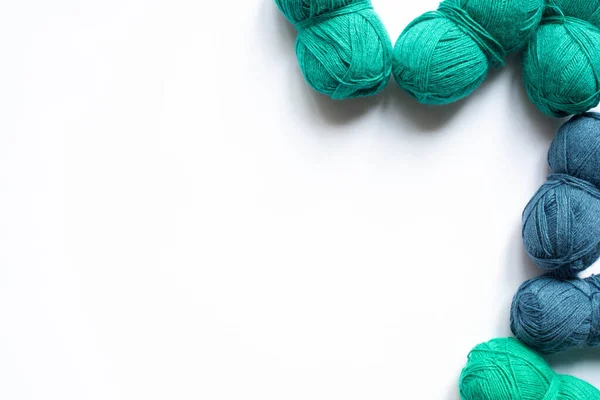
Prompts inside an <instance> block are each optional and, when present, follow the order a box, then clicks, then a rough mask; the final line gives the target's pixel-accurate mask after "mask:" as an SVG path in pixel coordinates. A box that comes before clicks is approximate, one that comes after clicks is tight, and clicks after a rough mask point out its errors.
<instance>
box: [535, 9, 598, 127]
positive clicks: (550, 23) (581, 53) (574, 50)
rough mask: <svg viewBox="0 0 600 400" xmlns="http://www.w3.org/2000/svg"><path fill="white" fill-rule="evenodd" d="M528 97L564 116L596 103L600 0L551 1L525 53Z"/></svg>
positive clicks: (550, 112)
mask: <svg viewBox="0 0 600 400" xmlns="http://www.w3.org/2000/svg"><path fill="white" fill-rule="evenodd" d="M523 76H524V79H525V86H526V88H527V93H528V94H529V97H530V99H531V100H532V101H533V103H534V104H535V105H536V106H537V107H538V109H539V110H540V111H542V112H544V113H545V114H548V115H550V116H553V117H565V116H568V115H572V114H581V113H584V112H586V111H588V110H590V109H592V108H594V107H596V106H597V105H598V103H600V1H597V0H569V1H565V0H554V1H551V2H550V5H549V6H548V8H547V10H546V12H545V14H544V18H543V19H542V23H541V25H540V27H539V28H538V30H537V32H536V34H535V35H534V36H533V38H532V40H531V42H530V43H529V45H528V47H527V50H526V52H525V55H524V57H523Z"/></svg>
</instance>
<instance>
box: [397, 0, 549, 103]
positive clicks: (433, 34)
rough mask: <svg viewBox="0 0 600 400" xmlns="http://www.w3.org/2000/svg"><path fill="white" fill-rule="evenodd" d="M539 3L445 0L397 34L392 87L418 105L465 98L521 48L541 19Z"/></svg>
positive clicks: (533, 0)
mask: <svg viewBox="0 0 600 400" xmlns="http://www.w3.org/2000/svg"><path fill="white" fill-rule="evenodd" d="M543 5H544V1H543V0H445V1H443V2H442V3H441V4H440V6H439V8H438V10H437V11H432V12H427V13H425V14H423V15H421V16H420V17H418V18H417V19H415V20H414V21H413V22H411V23H410V25H409V26H408V27H407V28H406V29H405V30H404V32H402V34H401V35H400V37H399V38H398V41H397V42H396V45H395V47H394V53H393V67H392V73H393V75H394V77H395V79H396V82H398V84H399V85H400V87H401V88H402V89H404V90H405V91H406V92H407V93H409V94H410V95H411V96H412V97H414V98H415V99H416V100H417V101H419V102H420V103H423V104H432V105H438V104H448V103H452V102H455V101H457V100H460V99H462V98H464V97H467V96H468V95H470V94H471V93H472V92H473V91H474V90H475V89H476V88H477V87H478V86H479V85H481V83H482V82H483V81H484V80H485V78H486V76H487V74H488V70H489V69H490V67H491V66H502V65H504V58H505V57H506V55H508V54H509V53H512V52H514V51H516V50H518V49H520V48H522V47H523V46H525V44H526V42H527V40H528V39H529V37H530V36H531V34H532V33H533V32H534V30H535V28H536V27H537V26H538V23H539V21H540V19H541V18H542V10H543Z"/></svg>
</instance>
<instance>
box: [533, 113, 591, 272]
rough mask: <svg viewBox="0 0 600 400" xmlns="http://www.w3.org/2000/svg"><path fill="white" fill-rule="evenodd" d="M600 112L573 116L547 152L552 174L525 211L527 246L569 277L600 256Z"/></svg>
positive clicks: (546, 264) (543, 263)
mask: <svg viewBox="0 0 600 400" xmlns="http://www.w3.org/2000/svg"><path fill="white" fill-rule="evenodd" d="M599 161H600V114H597V113H587V114H583V115H580V116H576V117H574V118H572V119H571V120H570V121H569V122H567V123H566V124H565V125H563V126H562V127H561V129H560V130H559V131H558V134H557V135H556V137H555V138H554V141H553V142H552V146H551V148H550V151H549V153H548V163H549V164H550V167H551V168H552V170H553V172H554V173H553V174H552V175H550V176H549V178H548V181H547V182H546V183H545V184H544V185H543V186H542V187H541V188H540V190H539V191H538V192H537V193H536V194H535V196H534V197H533V198H532V199H531V201H530V202H529V204H528V205H527V207H526V208H525V211H524V213H523V243H524V245H525V250H526V251H527V253H528V254H529V256H530V257H531V259H532V260H533V261H534V262H535V263H536V264H537V265H538V266H539V267H541V268H543V269H545V270H547V271H550V272H552V273H554V274H556V275H560V276H563V277H569V276H573V275H575V274H577V273H578V272H580V271H583V270H584V269H586V268H588V267H589V266H590V265H592V264H593V263H594V262H595V261H596V260H597V259H598V257H600V190H599V187H600V186H598V185H600V163H599Z"/></svg>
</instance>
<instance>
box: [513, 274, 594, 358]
mask: <svg viewBox="0 0 600 400" xmlns="http://www.w3.org/2000/svg"><path fill="white" fill-rule="evenodd" d="M599 317H600V277H599V276H594V277H591V278H588V279H585V280H580V279H570V280H562V279H556V278H553V277H550V276H542V277H539V278H535V279H531V280H529V281H527V282H525V283H524V284H523V285H522V286H521V287H520V288H519V290H518V292H517V294H516V295H515V297H514V299H513V303H512V309H511V317H510V326H511V330H512V332H513V333H514V335H515V336H516V337H517V338H518V339H519V340H521V341H522V342H523V343H525V344H527V345H528V346H530V347H532V348H534V349H536V350H538V351H540V352H542V353H546V354H551V353H557V352H560V351H565V350H568V349H571V348H579V347H584V346H586V345H588V346H600V319H599Z"/></svg>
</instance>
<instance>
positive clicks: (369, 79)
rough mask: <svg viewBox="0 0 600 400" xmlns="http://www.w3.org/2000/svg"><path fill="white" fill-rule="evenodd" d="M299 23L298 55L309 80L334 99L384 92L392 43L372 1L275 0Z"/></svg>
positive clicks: (321, 91)
mask: <svg viewBox="0 0 600 400" xmlns="http://www.w3.org/2000/svg"><path fill="white" fill-rule="evenodd" d="M275 3H277V6H278V7H279V9H280V10H281V12H282V13H283V14H284V15H285V17H286V18H287V19H288V20H289V21H290V22H292V23H293V24H294V25H296V27H297V28H298V37H297V39H296V55H297V56H298V62H299V63H300V68H301V70H302V73H303V74H304V78H305V79H306V82H307V83H308V84H309V85H310V86H311V87H312V88H313V89H315V90H316V91H318V92H320V93H323V94H325V95H328V96H331V97H332V98H334V99H346V98H355V97H365V96H370V95H374V94H376V93H378V92H380V91H381V90H382V89H383V88H384V87H385V86H386V85H387V83H388V81H389V76H390V73H391V68H392V67H391V53H392V44H391V41H390V38H389V35H388V33H387V31H386V29H385V27H384V26H383V23H382V22H381V20H380V19H379V17H378V16H377V14H376V13H375V12H374V11H373V7H372V5H371V2H370V0H275Z"/></svg>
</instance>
